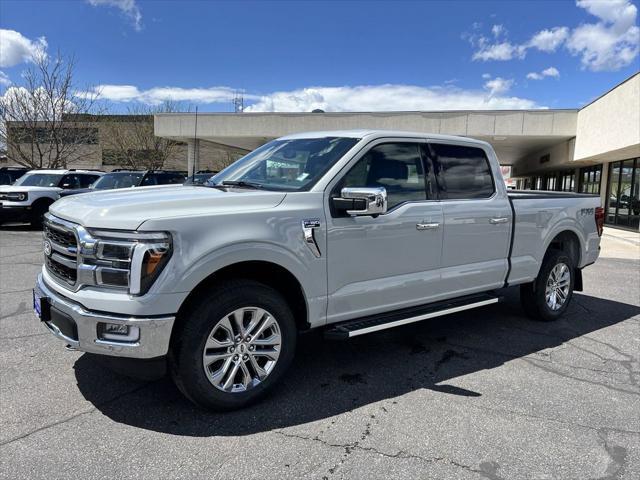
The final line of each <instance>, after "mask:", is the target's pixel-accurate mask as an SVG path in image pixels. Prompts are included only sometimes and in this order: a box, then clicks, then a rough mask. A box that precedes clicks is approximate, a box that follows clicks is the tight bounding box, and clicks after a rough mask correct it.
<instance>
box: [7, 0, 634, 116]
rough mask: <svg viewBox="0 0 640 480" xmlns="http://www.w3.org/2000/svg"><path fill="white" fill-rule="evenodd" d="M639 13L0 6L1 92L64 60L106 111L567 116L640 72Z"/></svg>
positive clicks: (536, 7)
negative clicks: (38, 62)
mask: <svg viewBox="0 0 640 480" xmlns="http://www.w3.org/2000/svg"><path fill="white" fill-rule="evenodd" d="M637 11H638V9H637V4H636V3H634V2H633V1H632V0H604V1H601V0H578V1H577V2H576V1H573V0H568V1H563V0H557V1H496V2H483V1H460V2H459V1H425V2H417V1H416V2H382V1H380V2H337V1H334V2H310V1H309V2H306V1H298V2H293V1H291V2H268V1H262V2H240V1H228V2H207V1H145V0H86V1H85V0H73V1H56V0H50V1H29V0H22V1H13V0H0V28H1V29H2V30H0V71H1V72H2V73H0V88H2V92H4V93H5V94H6V92H7V91H8V90H10V89H11V88H15V87H18V86H19V85H20V81H21V76H20V72H21V71H22V70H24V68H25V67H26V66H27V65H28V64H29V62H30V58H31V57H32V56H33V55H34V54H36V53H35V52H38V51H45V52H47V53H48V54H50V55H51V54H55V52H56V51H60V52H62V53H63V54H73V55H74V56H75V58H76V61H77V69H76V81H77V83H79V84H81V85H91V86H94V87H97V88H99V90H100V91H101V94H102V97H103V98H104V99H105V100H106V101H108V102H109V104H110V105H111V107H112V108H113V110H115V111H125V110H126V108H127V107H128V106H131V105H134V104H136V103H143V104H148V105H153V104H158V103H159V102H162V101H163V100H166V99H170V100H176V101H181V102H183V103H184V104H190V105H191V106H195V105H198V107H199V108H200V110H201V111H202V110H207V111H230V110H232V108H233V107H232V104H231V98H232V97H233V92H234V91H235V90H236V89H240V90H243V91H244V92H245V99H246V100H245V103H246V104H247V105H248V109H249V110H255V111H269V110H277V111H309V110H311V109H313V108H323V109H325V110H327V111H345V110H346V111H348V110H352V111H366V110H444V109H463V108H539V107H548V108H575V107H580V106H582V105H584V104H585V103H587V102H589V101H591V100H593V99H594V98H596V97H597V96H599V95H600V94H602V93H604V92H605V91H607V90H608V89H610V88H611V87H613V86H614V85H616V84H617V83H619V82H621V81H622V80H624V79H625V78H627V77H629V76H630V75H632V74H633V73H635V72H637V71H638V69H639V57H638V43H639V42H640V29H639V28H638V14H637Z"/></svg>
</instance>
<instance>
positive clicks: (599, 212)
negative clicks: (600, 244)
mask: <svg viewBox="0 0 640 480" xmlns="http://www.w3.org/2000/svg"><path fill="white" fill-rule="evenodd" d="M595 217H596V227H597V228H598V236H599V237H601V236H602V232H603V230H604V208H602V207H596V213H595Z"/></svg>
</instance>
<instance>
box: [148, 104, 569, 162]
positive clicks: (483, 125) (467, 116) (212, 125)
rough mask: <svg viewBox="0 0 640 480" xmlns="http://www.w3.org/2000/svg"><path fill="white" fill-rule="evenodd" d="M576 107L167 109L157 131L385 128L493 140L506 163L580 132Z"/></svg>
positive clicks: (258, 136) (167, 134) (189, 134)
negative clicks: (308, 110) (325, 110)
mask: <svg viewBox="0 0 640 480" xmlns="http://www.w3.org/2000/svg"><path fill="white" fill-rule="evenodd" d="M577 114H578V111H577V110H490V111H447V112H355V113H353V112H349V113H346V112H345V113H342V112H341V113H248V112H247V113H205V114H198V117H197V127H196V115H195V114H193V113H165V114H158V115H156V116H155V120H154V122H155V134H156V135H157V136H160V137H164V138H170V139H174V140H179V141H189V140H193V139H199V140H204V141H208V142H212V143H215V144H218V145H221V146H227V147H231V148H236V149H242V150H253V149H255V148H257V147H259V146H260V145H263V144H264V143H266V142H267V141H269V140H272V139H274V138H278V137H281V136H283V135H289V134H292V133H299V132H305V131H319V130H321V131H322V130H349V129H359V128H365V129H385V130H406V131H414V132H421V133H436V134H445V135H461V136H468V137H473V138H477V139H480V140H484V141H486V142H489V143H490V144H491V145H493V147H494V148H495V150H496V153H497V155H498V158H499V160H500V162H501V163H502V164H504V165H511V164H514V163H517V162H518V160H519V159H522V158H524V157H526V156H528V155H531V154H532V153H534V152H537V151H540V150H543V149H545V148H548V147H551V146H553V145H557V144H558V143H562V142H565V141H567V140H569V139H571V138H573V137H575V134H576V123H577Z"/></svg>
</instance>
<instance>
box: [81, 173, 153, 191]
mask: <svg viewBox="0 0 640 480" xmlns="http://www.w3.org/2000/svg"><path fill="white" fill-rule="evenodd" d="M143 176H144V173H142V172H139V173H131V172H127V173H125V172H123V173H107V174H106V175H103V176H102V177H100V178H99V179H98V180H96V181H95V182H94V183H93V185H91V189H93V190H111V189H114V188H128V187H137V186H138V185H140V180H142V177H143Z"/></svg>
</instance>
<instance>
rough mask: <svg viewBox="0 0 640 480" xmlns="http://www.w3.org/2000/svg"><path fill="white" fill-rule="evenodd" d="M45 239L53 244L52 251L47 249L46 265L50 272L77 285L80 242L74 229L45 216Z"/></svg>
mask: <svg viewBox="0 0 640 480" xmlns="http://www.w3.org/2000/svg"><path fill="white" fill-rule="evenodd" d="M43 234H44V239H45V241H48V242H49V244H50V245H51V252H50V253H49V254H47V252H46V250H45V266H46V268H47V270H48V271H49V273H51V274H52V275H53V276H55V277H56V278H58V279H60V280H62V281H63V282H65V283H67V284H68V285H71V286H73V285H75V283H76V280H77V278H78V272H77V264H78V258H77V251H78V242H77V240H76V235H75V232H74V231H73V229H71V228H69V227H68V226H65V225H62V224H58V223H56V222H55V220H53V221H52V220H51V219H50V218H45V222H44V225H43Z"/></svg>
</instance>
